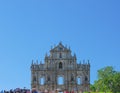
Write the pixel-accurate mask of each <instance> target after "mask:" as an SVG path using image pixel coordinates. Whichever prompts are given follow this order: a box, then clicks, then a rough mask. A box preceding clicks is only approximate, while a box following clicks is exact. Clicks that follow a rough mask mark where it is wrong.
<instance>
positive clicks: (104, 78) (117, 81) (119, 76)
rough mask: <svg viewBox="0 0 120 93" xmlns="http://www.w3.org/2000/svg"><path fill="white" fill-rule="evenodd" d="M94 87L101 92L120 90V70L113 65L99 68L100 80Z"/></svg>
mask: <svg viewBox="0 0 120 93" xmlns="http://www.w3.org/2000/svg"><path fill="white" fill-rule="evenodd" d="M92 87H94V88H95V89H96V90H98V91H101V92H103V91H104V92H106V91H107V92H109V91H111V92H114V93H116V92H120V72H117V71H115V70H114V69H113V67H112V66H107V67H105V68H102V69H100V70H98V80H96V81H95V82H94V85H93V86H92Z"/></svg>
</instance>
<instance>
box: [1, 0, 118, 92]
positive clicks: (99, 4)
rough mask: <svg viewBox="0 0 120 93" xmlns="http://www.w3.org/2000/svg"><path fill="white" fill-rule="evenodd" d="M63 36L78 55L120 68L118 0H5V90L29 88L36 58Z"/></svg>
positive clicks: (99, 65)
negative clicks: (31, 70)
mask: <svg viewBox="0 0 120 93" xmlns="http://www.w3.org/2000/svg"><path fill="white" fill-rule="evenodd" d="M60 41H62V43H63V44H64V45H68V46H70V47H71V50H72V53H73V54H74V53H76V55H77V61H78V62H79V61H81V60H84V59H85V60H88V59H89V60H90V63H91V83H93V82H94V80H96V79H97V70H98V69H100V68H103V67H105V66H113V67H114V68H115V69H116V70H118V71H120V1H119V0H0V75H1V76H0V90H1V89H11V88H16V87H20V88H23V87H26V88H30V81H31V78H30V77H31V76H30V75H31V74H30V65H31V61H32V59H33V60H38V61H43V60H44V56H45V54H46V53H49V50H50V48H51V46H54V45H57V44H58V43H59V42H60Z"/></svg>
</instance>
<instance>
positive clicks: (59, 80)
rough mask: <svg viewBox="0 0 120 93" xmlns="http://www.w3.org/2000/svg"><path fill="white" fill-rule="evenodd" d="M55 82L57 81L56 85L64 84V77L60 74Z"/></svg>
mask: <svg viewBox="0 0 120 93" xmlns="http://www.w3.org/2000/svg"><path fill="white" fill-rule="evenodd" d="M57 83H58V85H63V84H64V78H63V77H62V76H59V77H58V78H57Z"/></svg>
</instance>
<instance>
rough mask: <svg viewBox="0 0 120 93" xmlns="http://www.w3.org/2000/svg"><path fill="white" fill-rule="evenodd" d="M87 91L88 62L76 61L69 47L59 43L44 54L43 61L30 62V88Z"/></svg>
mask: <svg viewBox="0 0 120 93" xmlns="http://www.w3.org/2000/svg"><path fill="white" fill-rule="evenodd" d="M34 87H36V88H37V89H50V90H54V89H61V90H64V89H68V90H69V91H71V90H73V89H76V90H83V91H89V87H90V63H89V60H88V61H87V62H82V63H81V62H80V63H77V58H76V55H75V54H74V55H72V54H71V49H70V48H67V47H65V46H64V45H63V44H62V43H59V44H58V45H57V46H56V47H54V48H52V49H51V50H50V55H47V54H46V56H45V59H44V63H42V62H40V63H38V62H33V61H32V64H31V88H34Z"/></svg>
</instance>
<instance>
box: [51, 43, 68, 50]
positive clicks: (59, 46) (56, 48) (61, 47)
mask: <svg viewBox="0 0 120 93" xmlns="http://www.w3.org/2000/svg"><path fill="white" fill-rule="evenodd" d="M50 51H51V52H55V51H56V52H57V51H58V52H59V51H70V49H68V48H67V47H65V46H64V45H63V44H62V43H61V42H60V43H59V44H58V45H57V46H56V47H54V48H53V49H51V50H50Z"/></svg>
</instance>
